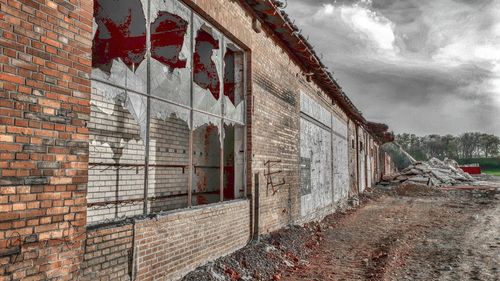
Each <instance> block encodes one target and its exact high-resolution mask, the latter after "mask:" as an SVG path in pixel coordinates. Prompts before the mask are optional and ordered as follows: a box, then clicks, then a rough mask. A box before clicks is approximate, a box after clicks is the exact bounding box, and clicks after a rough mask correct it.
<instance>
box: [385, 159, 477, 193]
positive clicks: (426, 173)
mask: <svg viewBox="0 0 500 281" xmlns="http://www.w3.org/2000/svg"><path fill="white" fill-rule="evenodd" d="M473 181H474V178H473V177H472V176H471V175H469V174H467V173H465V172H464V171H463V170H462V169H460V167H458V163H457V162H456V161H455V160H452V159H447V158H445V159H444V161H441V160H439V159H437V158H432V159H430V160H429V161H426V162H415V163H414V164H412V165H410V166H409V167H407V168H406V169H404V170H402V171H401V172H399V173H397V174H392V175H385V176H383V177H382V182H381V184H383V185H389V184H394V183H395V184H399V183H403V182H407V183H414V184H423V185H428V186H450V185H460V184H465V183H469V184H470V183H471V182H473Z"/></svg>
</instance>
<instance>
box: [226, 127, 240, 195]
mask: <svg viewBox="0 0 500 281" xmlns="http://www.w3.org/2000/svg"><path fill="white" fill-rule="evenodd" d="M244 163H245V126H243V125H241V124H236V123H228V122H227V121H225V122H224V182H223V183H224V184H223V187H224V200H232V199H236V198H242V197H244V192H245V185H244V182H245V171H244V168H245V165H244Z"/></svg>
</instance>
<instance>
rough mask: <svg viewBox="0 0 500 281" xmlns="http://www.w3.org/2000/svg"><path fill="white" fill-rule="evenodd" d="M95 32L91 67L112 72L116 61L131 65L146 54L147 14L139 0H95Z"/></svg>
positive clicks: (134, 64)
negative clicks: (113, 63) (112, 64)
mask: <svg viewBox="0 0 500 281" xmlns="http://www.w3.org/2000/svg"><path fill="white" fill-rule="evenodd" d="M94 20H95V23H96V25H97V26H96V28H97V30H96V32H95V35H94V40H93V42H92V66H93V67H94V68H96V67H97V68H100V69H102V70H104V71H107V72H109V69H110V67H111V63H112V62H113V60H121V61H122V62H123V63H124V64H126V65H127V66H128V67H129V68H133V67H134V66H138V65H139V64H140V63H141V62H142V61H143V60H144V57H145V54H146V16H145V15H144V11H143V9H142V4H141V1H140V0H117V1H105V0H95V1H94Z"/></svg>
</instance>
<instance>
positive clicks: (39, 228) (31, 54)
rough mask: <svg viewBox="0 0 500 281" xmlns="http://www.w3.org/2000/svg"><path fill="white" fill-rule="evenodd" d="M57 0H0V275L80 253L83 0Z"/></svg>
mask: <svg viewBox="0 0 500 281" xmlns="http://www.w3.org/2000/svg"><path fill="white" fill-rule="evenodd" d="M57 2H58V3H56V2H53V1H32V0H23V1H16V0H9V1H7V0H0V174H1V178H0V280H21V279H23V278H26V280H47V279H61V280H74V279H75V277H76V275H77V272H78V271H79V264H80V261H81V259H82V256H83V255H82V249H83V247H82V246H83V243H82V241H83V239H84V238H85V224H86V199H85V196H86V182H87V161H88V131H87V129H86V121H87V120H88V119H89V99H90V81H89V80H88V78H89V74H90V70H91V69H90V65H91V59H90V53H91V33H92V1H57ZM23 280H24V279H23Z"/></svg>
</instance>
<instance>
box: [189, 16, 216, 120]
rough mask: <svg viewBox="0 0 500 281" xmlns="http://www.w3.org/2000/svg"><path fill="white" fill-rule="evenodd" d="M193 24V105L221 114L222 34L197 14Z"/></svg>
mask: <svg viewBox="0 0 500 281" xmlns="http://www.w3.org/2000/svg"><path fill="white" fill-rule="evenodd" d="M193 25H194V33H193V38H194V40H195V43H194V50H193V82H194V83H193V107H194V108H196V109H199V110H202V111H205V112H209V113H212V114H217V115H220V114H221V112H222V104H221V99H220V93H221V87H222V83H221V81H222V71H221V68H222V48H221V42H222V35H221V34H220V33H219V32H217V31H216V30H215V29H214V28H213V27H211V26H210V25H209V24H208V23H206V22H205V21H203V20H202V19H200V18H199V17H197V16H195V17H194V23H193Z"/></svg>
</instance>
